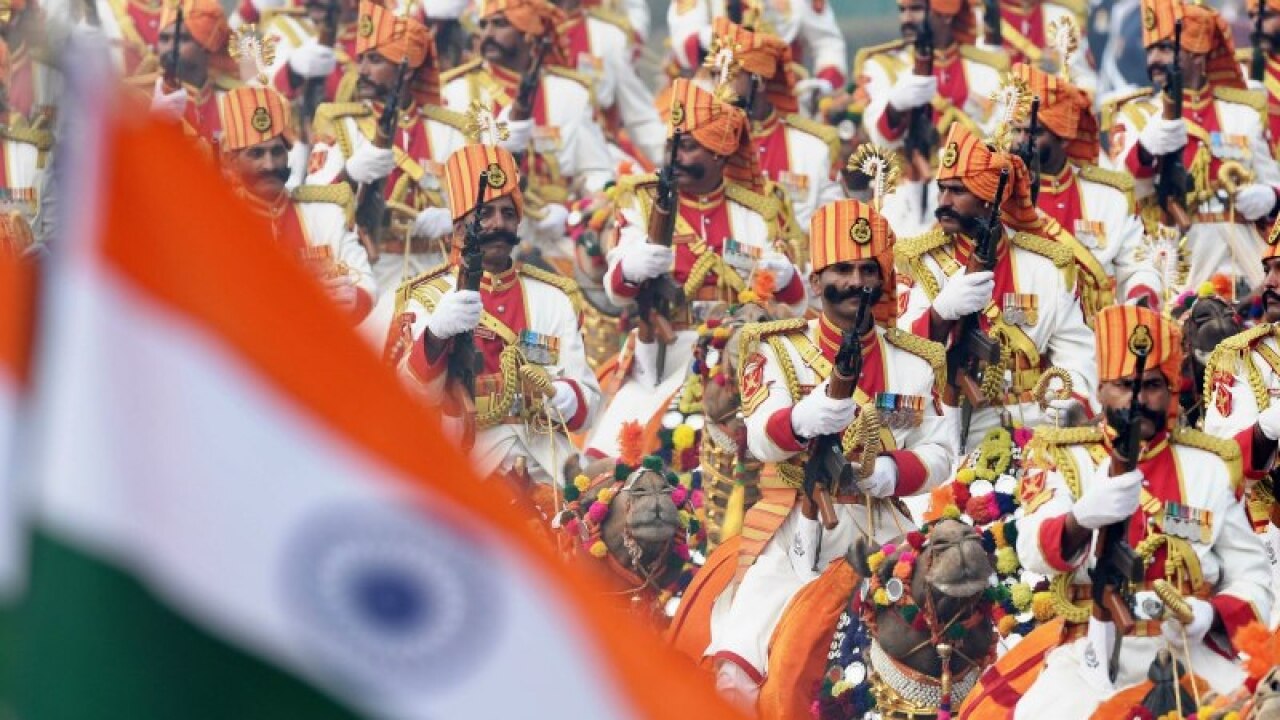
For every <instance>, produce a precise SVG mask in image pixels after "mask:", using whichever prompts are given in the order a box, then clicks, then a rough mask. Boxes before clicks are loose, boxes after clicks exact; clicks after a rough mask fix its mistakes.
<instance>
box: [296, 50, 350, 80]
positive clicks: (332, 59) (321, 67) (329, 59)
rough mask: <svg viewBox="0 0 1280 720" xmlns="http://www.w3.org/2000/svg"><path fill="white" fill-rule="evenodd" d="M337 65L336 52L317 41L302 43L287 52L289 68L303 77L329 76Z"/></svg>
mask: <svg viewBox="0 0 1280 720" xmlns="http://www.w3.org/2000/svg"><path fill="white" fill-rule="evenodd" d="M337 66H338V55H337V53H335V52H334V51H333V48H331V47H325V46H324V45H321V44H320V43H318V42H308V43H303V44H302V45H299V46H298V47H297V49H296V50H294V51H293V52H291V53H289V69H290V70H292V71H293V72H294V73H296V74H298V75H301V76H302V77H304V78H322V77H329V73H332V72H333V69H334V68H335V67H337Z"/></svg>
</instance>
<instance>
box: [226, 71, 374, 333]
mask: <svg viewBox="0 0 1280 720" xmlns="http://www.w3.org/2000/svg"><path fill="white" fill-rule="evenodd" d="M218 110H219V112H220V113H221V115H222V119H221V126H222V128H223V133H224V135H223V139H222V144H221V146H220V147H221V150H222V166H223V168H224V170H225V171H226V174H227V176H228V177H229V178H230V179H231V182H232V184H233V185H234V186H235V188H236V192H237V194H239V195H240V197H242V198H244V200H245V202H246V203H248V205H249V207H250V208H252V209H253V211H254V212H255V213H257V214H259V215H261V216H263V217H265V218H267V219H268V220H269V221H270V222H271V235H272V238H273V239H274V240H275V242H276V244H277V246H279V247H280V248H282V249H283V250H284V251H285V252H288V253H291V254H295V255H297V257H298V258H299V261H300V262H301V263H303V264H304V265H305V266H307V268H308V269H309V270H311V271H312V272H313V273H314V274H315V275H316V278H317V279H318V280H319V282H320V283H321V284H323V285H324V287H325V290H326V291H327V292H328V294H329V296H330V297H331V298H332V299H333V301H334V302H335V303H336V304H338V305H339V306H340V307H341V308H342V309H343V310H344V311H346V312H347V313H349V314H350V316H351V318H352V321H353V324H354V323H358V322H359V321H360V320H362V319H363V318H364V316H365V315H367V314H368V313H369V310H370V309H371V308H372V307H373V301H374V299H375V296H374V293H375V285H374V281H373V272H372V270H371V269H370V267H369V256H368V254H366V253H365V249H364V247H362V246H361V245H360V241H359V240H358V239H357V237H356V233H355V230H354V229H353V227H352V225H351V218H350V213H351V212H352V211H353V209H354V197H353V195H352V192H351V189H350V188H349V187H347V186H346V185H303V186H301V187H298V188H296V189H295V190H293V191H292V192H290V191H289V190H288V189H286V188H285V181H286V180H288V179H289V162H288V159H289V146H290V144H291V143H292V142H294V138H293V130H292V126H291V125H290V118H289V109H288V101H287V100H286V99H285V98H284V97H283V96H281V95H280V94H279V93H278V92H276V91H275V90H273V89H271V88H265V87H252V86H244V87H239V88H236V89H235V90H232V91H230V92H228V93H227V94H226V95H224V96H222V97H221V98H219V100H218Z"/></svg>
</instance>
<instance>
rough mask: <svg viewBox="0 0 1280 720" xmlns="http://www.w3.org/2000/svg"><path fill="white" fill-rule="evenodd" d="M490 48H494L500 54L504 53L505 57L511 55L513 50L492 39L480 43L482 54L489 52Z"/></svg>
mask: <svg viewBox="0 0 1280 720" xmlns="http://www.w3.org/2000/svg"><path fill="white" fill-rule="evenodd" d="M489 48H493V49H495V50H497V51H498V52H500V53H502V54H503V55H510V54H511V48H509V47H507V46H506V45H503V44H502V43H500V42H498V41H497V40H494V39H492V38H490V39H488V40H485V41H484V42H482V43H480V52H481V53H482V54H483V53H484V51H485V50H488V49H489Z"/></svg>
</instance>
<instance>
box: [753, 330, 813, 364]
mask: <svg viewBox="0 0 1280 720" xmlns="http://www.w3.org/2000/svg"><path fill="white" fill-rule="evenodd" d="M808 331H809V321H808V320H805V319H804V318H786V319H785V320H770V321H768V322H759V323H747V324H746V325H743V326H742V331H741V332H742V336H741V337H742V339H741V340H740V341H739V343H738V367H742V364H743V362H745V361H746V359H747V356H748V355H749V354H750V353H751V352H752V351H753V350H754V349H755V347H756V346H757V345H759V344H760V341H761V340H764V339H765V338H770V337H775V336H777V335H790V334H791V333H796V332H800V333H804V332H808Z"/></svg>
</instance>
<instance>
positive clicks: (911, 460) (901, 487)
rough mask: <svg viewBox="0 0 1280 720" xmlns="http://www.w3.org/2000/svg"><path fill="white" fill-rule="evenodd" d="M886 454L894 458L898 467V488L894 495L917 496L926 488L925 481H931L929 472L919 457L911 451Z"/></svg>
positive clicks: (894, 451) (892, 451) (895, 451)
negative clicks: (921, 489)
mask: <svg viewBox="0 0 1280 720" xmlns="http://www.w3.org/2000/svg"><path fill="white" fill-rule="evenodd" d="M885 454H886V455H888V456H889V457H891V458H893V462H894V463H895V464H896V465H897V466H898V486H897V487H896V488H895V489H894V491H893V494H894V495H896V496H898V497H906V496H908V495H915V494H916V493H917V492H919V491H920V488H922V487H924V481H925V480H927V479H929V471H928V470H927V469H926V468H925V466H924V463H922V462H920V457H919V456H918V455H916V454H915V453H913V452H911V451H910V450H891V451H889V452H888V453H885Z"/></svg>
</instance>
